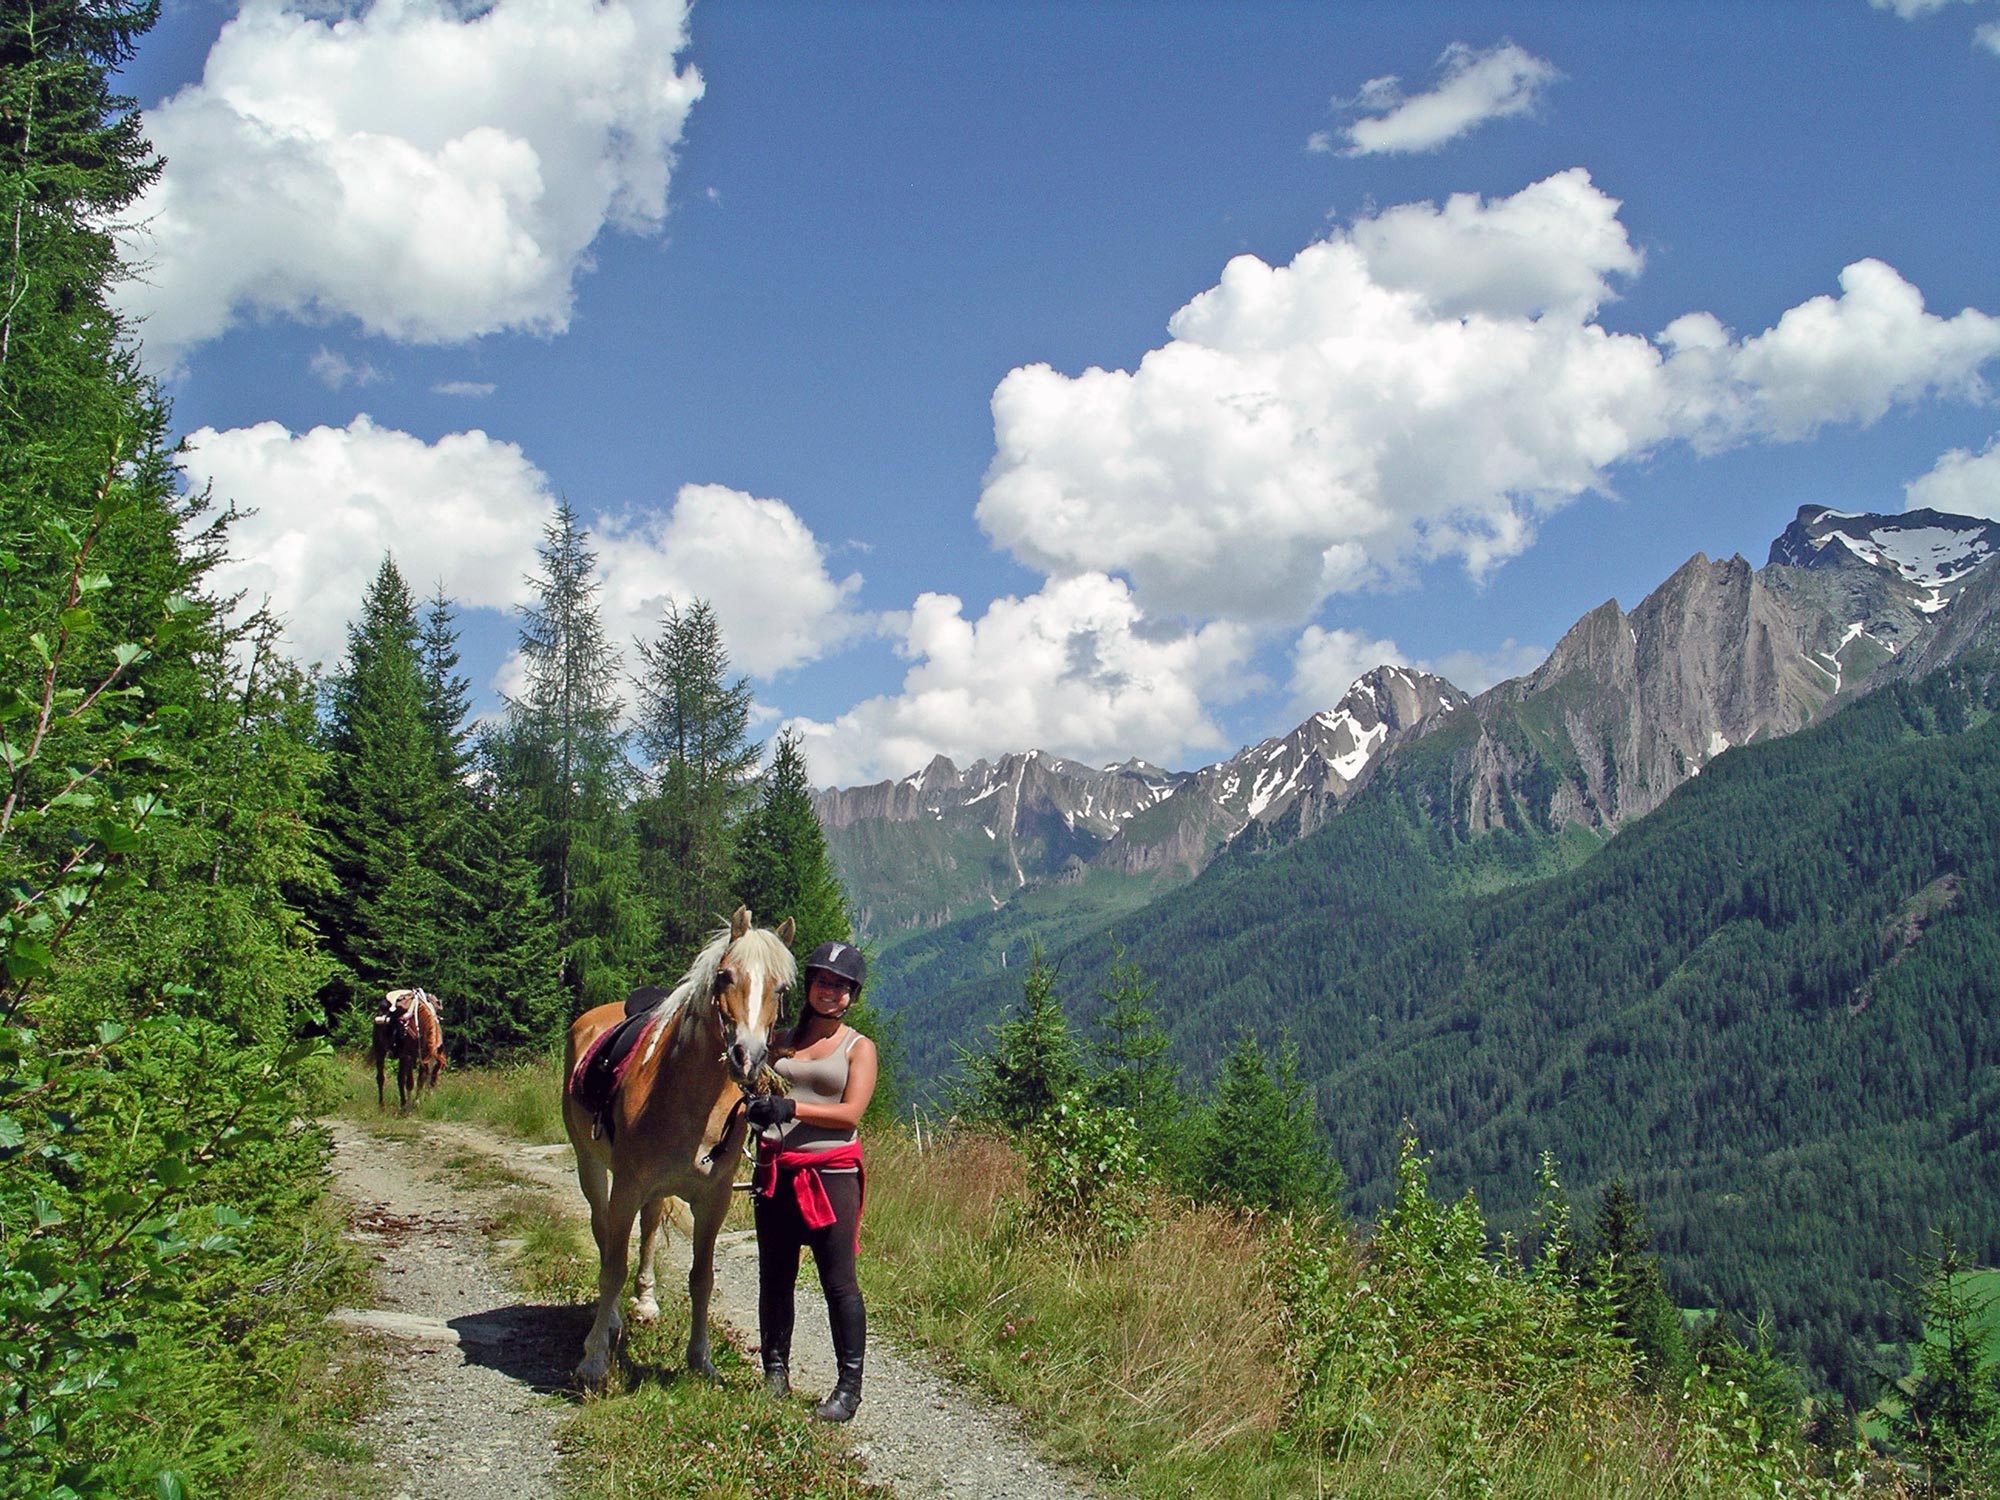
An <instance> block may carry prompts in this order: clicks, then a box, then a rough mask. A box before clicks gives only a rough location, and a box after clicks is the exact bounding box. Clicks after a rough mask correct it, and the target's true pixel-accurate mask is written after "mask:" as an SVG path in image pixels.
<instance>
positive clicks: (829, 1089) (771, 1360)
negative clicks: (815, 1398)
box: [744, 943, 877, 1422]
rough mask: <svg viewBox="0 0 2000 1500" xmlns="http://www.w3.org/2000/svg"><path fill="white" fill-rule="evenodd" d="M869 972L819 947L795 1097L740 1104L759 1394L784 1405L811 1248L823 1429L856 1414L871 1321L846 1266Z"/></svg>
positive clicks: (853, 1234)
mask: <svg viewBox="0 0 2000 1500" xmlns="http://www.w3.org/2000/svg"><path fill="white" fill-rule="evenodd" d="M867 975H868V965H867V962H866V960H864V959H863V958H862V956H861V953H860V950H858V949H856V948H855V947H853V946H852V945H851V944H848V943H821V944H820V945H819V946H818V947H817V948H815V949H813V951H812V955H811V956H810V957H809V958H807V959H806V962H805V980H806V997H805V1007H804V1010H803V1012H802V1013H801V1014H800V1016H799V1024H798V1025H797V1026H795V1027H793V1028H792V1032H791V1036H790V1038H789V1039H788V1041H787V1043H786V1045H787V1047H789V1049H790V1055H789V1056H787V1057H782V1058H780V1059H779V1060H778V1062H777V1064H776V1067H777V1070H778V1072H779V1074H780V1075H781V1076H782V1077H783V1078H784V1079H785V1081H786V1082H787V1083H789V1084H790V1085H791V1090H792V1091H791V1093H790V1094H789V1095H785V1094H766V1095H758V1096H755V1097H753V1098H751V1099H750V1101H749V1102H748V1103H747V1104H745V1105H744V1113H745V1114H746V1115H747V1116H748V1117H749V1119H750V1123H751V1124H752V1125H754V1126H758V1127H760V1128H761V1130H762V1133H761V1135H760V1136H759V1137H758V1141H757V1177H756V1194H755V1200H756V1211H757V1319H758V1322H759V1324H760V1325H761V1331H762V1334H763V1341H764V1384H765V1387H766V1388H767V1389H768V1390H769V1391H770V1392H771V1394H772V1395H774V1396H787V1395H790V1394H791V1389H792V1383H791V1368H790V1367H791V1356H792V1291H793V1288H794V1286H795V1285H796V1284H797V1282H798V1277H799V1249H800V1247H801V1246H807V1245H809V1246H811V1247H812V1253H813V1261H814V1263H815V1264H816V1265H818V1267H819V1282H820V1287H821V1289H822V1290H823V1291H824V1292H825V1293H826V1311H827V1318H828V1321H829V1322H830V1323H831V1324H832V1326H833V1356H834V1362H835V1364H836V1366H837V1367H838V1369H839V1378H838V1380H837V1381H836V1382H835V1384H834V1387H833V1392H832V1394H830V1395H829V1396H828V1397H827V1398H826V1399H825V1400H824V1401H822V1402H820V1404H819V1406H818V1407H817V1408H816V1409H815V1410H814V1412H813V1415H814V1416H816V1417H818V1418H819V1419H820V1420H821V1421H822V1422H845V1421H847V1420H848V1419H849V1418H850V1417H852V1416H853V1415H854V1410H855V1408H856V1407H858V1406H859V1405H861V1364H862V1356H863V1354H864V1353H865V1351H866V1348H867V1343H868V1314H867V1310H866V1309H865V1308H864V1307H863V1306H862V1302H861V1283H860V1281H859V1280H858V1279H857V1278H856V1275H855V1268H854V1257H855V1253H856V1252H857V1250H858V1249H859V1248H860V1237H861V1203H862V1199H863V1197H864V1188H865V1186H866V1180H865V1178H864V1176H863V1174H862V1169H861V1140H860V1134H859V1126H860V1124H861V1116H862V1115H863V1113H865V1112H866V1110H867V1108H868V1101H869V1099H870V1098H871V1097H872V1096H873V1095H874V1093H875V1074H876V1067H877V1059H876V1056H875V1044H874V1043H873V1042H871V1041H869V1040H868V1038H867V1037H865V1036H863V1035H862V1034H861V1033H860V1032H858V1031H856V1030H855V1029H854V1028H853V1027H852V1026H849V1025H848V1024H847V1023H846V1021H845V1020H844V1019H842V1018H843V1017H844V1016H846V1014H847V1011H848V1007H849V1006H851V1005H853V1004H854V1000H855V997H856V996H857V995H859V994H860V993H861V984H862V981H863V980H864V979H866V978H867Z"/></svg>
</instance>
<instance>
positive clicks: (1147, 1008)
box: [1091, 949, 1191, 1178]
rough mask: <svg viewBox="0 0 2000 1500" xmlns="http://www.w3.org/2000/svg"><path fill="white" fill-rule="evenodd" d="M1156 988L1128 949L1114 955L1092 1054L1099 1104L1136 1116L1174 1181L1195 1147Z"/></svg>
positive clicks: (1149, 1148) (1144, 1139)
mask: <svg viewBox="0 0 2000 1500" xmlns="http://www.w3.org/2000/svg"><path fill="white" fill-rule="evenodd" d="M1153 988H1154V986H1153V982H1152V981H1151V980H1149V979H1147V978H1146V976H1145V974H1144V973H1143V972H1141V970H1140V968H1139V966H1138V965H1137V964H1135V963H1130V962H1127V961H1126V959H1125V956H1124V952H1123V950H1122V949H1120V950H1118V951H1117V952H1116V953H1115V954H1114V956H1113V959H1112V964H1111V969H1110V971H1109V974H1108V975H1107V977H1106V981H1105V983H1104V985H1103V986H1102V987H1101V988H1100V989H1099V990H1098V992H1097V993H1098V998H1099V999H1100V1000H1101V1001H1102V1002H1103V1005H1104V1009H1103V1010H1102V1011H1100V1012H1099V1013H1098V1017H1097V1038H1096V1040H1095V1042H1094V1043H1093V1044H1092V1049H1091V1050H1092V1053H1093V1056H1094V1062H1095V1068H1096V1076H1095V1078H1094V1079H1093V1091H1094V1093H1095V1094H1096V1097H1097V1099H1098V1102H1099V1103H1102V1104H1108V1105H1114V1106H1116V1107H1118V1108H1120V1109H1123V1110H1126V1111H1127V1112H1129V1113H1130V1114H1131V1116H1132V1120H1133V1123H1134V1124H1135V1125H1136V1126H1137V1128H1138V1132H1139V1143H1140V1146H1141V1148H1142V1149H1143V1150H1144V1151H1145V1153H1146V1155H1147V1156H1148V1157H1150V1158H1151V1159H1152V1160H1153V1161H1155V1162H1158V1163H1160V1164H1161V1166H1162V1167H1163V1168H1164V1169H1165V1171H1166V1173H1167V1175H1168V1176H1169V1177H1174V1178H1178V1177H1180V1176H1181V1175H1182V1173H1183V1171H1184V1169H1185V1166H1186V1163H1187V1160H1188V1156H1189V1151H1190V1145H1191V1143H1190V1141H1189V1139H1188V1130H1187V1117H1188V1104H1189V1100H1188V1099H1187V1097H1186V1095H1185V1094H1184V1093H1183V1092H1182V1090H1181V1081H1180V1069H1179V1068H1177V1067H1175V1066H1174V1063H1173V1060H1172V1059H1171V1058H1170V1057H1169V1056H1168V1055H1167V1049H1168V1046H1169V1045H1170V1041H1169V1038H1168V1036H1167V1033H1166V1028H1165V1027H1163V1026H1161V1025H1160V1018H1159V1015H1158V1013H1157V1012H1155V1011H1154V1009H1153V1006H1152V996H1153Z"/></svg>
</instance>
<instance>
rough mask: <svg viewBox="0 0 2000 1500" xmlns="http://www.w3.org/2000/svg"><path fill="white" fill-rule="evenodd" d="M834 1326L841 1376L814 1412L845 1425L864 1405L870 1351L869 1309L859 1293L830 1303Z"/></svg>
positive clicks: (830, 1316) (823, 1419)
mask: <svg viewBox="0 0 2000 1500" xmlns="http://www.w3.org/2000/svg"><path fill="white" fill-rule="evenodd" d="M826 1310H827V1316H828V1318H829V1319H830V1320H831V1322H832V1324H833V1358H834V1363H835V1365H836V1366H838V1368H839V1371H840V1375H839V1378H838V1379H837V1380H835V1381H834V1384H833V1391H832V1393H831V1394H829V1395H828V1396H827V1398H826V1399H825V1400H824V1401H822V1402H820V1404H819V1405H818V1406H817V1407H815V1408H814V1409H813V1415H814V1416H815V1417H817V1418H818V1419H819V1420H820V1421H822V1422H845V1421H847V1420H848V1419H849V1418H850V1417H852V1416H853V1415H854V1411H855V1408H856V1407H858V1406H860V1405H861V1366H862V1363H863V1359H864V1357H865V1356H866V1354H867V1352H868V1309H867V1307H866V1306H865V1305H864V1304H863V1303H862V1301H861V1294H860V1293H858V1292H856V1293H853V1294H852V1295H849V1296H846V1297H842V1298H841V1299H840V1300H839V1301H838V1302H829V1303H828V1304H827V1308H826Z"/></svg>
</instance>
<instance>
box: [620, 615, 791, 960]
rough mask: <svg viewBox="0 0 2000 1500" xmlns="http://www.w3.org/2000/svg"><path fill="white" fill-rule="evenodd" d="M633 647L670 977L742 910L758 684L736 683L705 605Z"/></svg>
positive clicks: (651, 852) (649, 868) (653, 879)
mask: <svg viewBox="0 0 2000 1500" xmlns="http://www.w3.org/2000/svg"><path fill="white" fill-rule="evenodd" d="M634 644H635V647H636V649H637V651H638V655H639V662H640V668H641V670H640V671H639V673H638V675H637V676H635V677H634V678H633V679H632V687H633V690H634V691H635V692H636V693H637V695H638V702H637V712H636V714H635V720H636V723H635V730H634V734H635V738H636V740H637V743H638V749H639V759H640V761H641V763H642V770H641V772H640V774H641V776H642V777H643V779H644V791H643V793H642V795H641V796H640V798H639V800H638V803H637V806H636V808H635V815H636V820H637V825H638V837H639V868H640V872H641V874H642V876H643V878H644V880H645V883H646V889H647V891H648V893H649V895H650V896H651V898H652V900H653V903H654V921H655V923H656V928H655V933H654V950H653V952H654V961H655V962H656V963H657V964H658V965H660V966H661V968H662V970H663V971H665V970H670V969H673V968H674V965H675V964H676V962H677V961H678V962H684V961H685V959H686V956H687V954H688V953H689V952H690V951H692V950H693V949H694V948H696V947H698V946H700V944H701V943H702V942H703V941H705V940H706V938H707V937H708V935H709V934H710V933H711V932H712V931H714V929H715V927H716V925H717V923H718V922H720V921H724V920H726V919H727V917H728V915H729V913H730V912H731V911H732V910H734V909H735V906H736V904H737V901H738V899H739V894H738V885H737V868H736V852H737V836H738V831H739V829H740V827H741V825H742V822H743V819H744V816H745V814H746V813H747V812H748V811H749V809H750V805H751V801H752V798H753V797H754V796H755V784H754V778H755V775H756V770H757V747H756V746H755V745H754V744H752V743H751V741H750V738H749V724H750V687H749V684H748V683H747V682H745V681H744V680H743V679H742V678H740V677H739V678H737V679H736V680H735V681H734V682H731V681H730V680H729V656H728V653H727V652H726V651H725V650H724V648H723V643H722V630H721V627H720V626H719V625H718V624H717V622H716V618H715V611H714V610H713V609H711V608H710V607H709V606H708V604H707V603H706V602H705V601H703V600H700V599H697V600H695V601H694V602H693V603H691V604H689V605H688V606H687V607H686V608H685V609H683V608H681V607H680V606H679V605H677V604H674V603H672V602H671V601H670V602H669V603H668V604H667V606H666V608H665V610H664V611H662V613H661V616H660V627H659V630H658V632H657V634H655V636H654V637H653V639H652V640H651V641H639V642H635V643H634ZM768 915H770V916H772V918H773V919H774V920H775V918H776V913H769V914H768Z"/></svg>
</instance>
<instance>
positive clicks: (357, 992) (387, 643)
mask: <svg viewBox="0 0 2000 1500" xmlns="http://www.w3.org/2000/svg"><path fill="white" fill-rule="evenodd" d="M419 637H420V631H419V626H418V623H417V616H416V607H415V603H414V601H413V600H412V599H411V597H410V591H409V587H408V586H407V585H406V584H405V583H404V581H403V576H402V573H401V572H400V571H399V570H398V569H397V567H396V564H395V560H394V559H393V558H389V557H385V558H383V560H382V564H381V566H380V567H379V568H378V569H377V570H376V574H375V578H374V580H373V581H372V582H371V583H370V585H369V588H368V593H367V595H366V596H365V597H364V598H363V600H362V606H361V614H360V617H359V618H358V619H357V620H356V621H355V622H354V623H353V624H352V625H350V626H349V627H348V631H347V655H346V657H345V658H344V660H343V662H342V666H341V672H340V674H339V676H337V677H336V678H335V679H334V681H333V682H332V684H331V686H330V688H329V692H328V709H329V712H328V733H327V739H328V748H329V750H330V752H331V756H332V768H331V777H330V784H329V789H328V794H327V822H328V835H329V842H330V843H331V845H332V848H333V872H334V879H335V887H334V890H333V892H332V893H331V895H330V898H329V900H328V902H327V904H326V906H325V907H324V908H323V917H322V925H323V930H324V931H325V932H326V936H327V941H328V944H329V946H330V947H331V948H332V950H333V952H334V953H335V954H336V956H338V958H339V959H340V960H341V962H342V964H343V966H344V967H345V969H346V971H347V975H348V979H347V983H346V986H345V992H344V993H343V992H342V990H341V989H339V988H337V989H336V991H335V993H334V996H333V1002H334V1003H333V1005H332V1006H331V1009H332V1010H333V1011H334V1012H335V1013H336V1015H337V1014H338V1013H340V1012H342V1011H344V1010H347V1009H350V1008H351V1007H352V1006H353V1005H354V1004H355V1001H356V997H357V996H361V995H366V994H369V993H371V992H373V991H376V990H380V989H382V988H385V987H389V986H394V985H399V984H420V985H422V986H424V987H425V988H426V989H434V990H437V991H438V992H439V993H443V992H444V991H445V990H446V989H448V988H449V985H448V982H447V976H446V975H445V974H443V973H441V972H440V971H439V960H440V957H441V956H442V955H443V954H444V953H445V952H446V950H447V949H448V947H449V941H448V936H449V930H450V929H449V926H448V924H447V923H445V922H444V921H443V920H441V918H442V914H443V908H444V907H445V906H446V904H447V901H448V897H449V887H448V886H447V885H446V883H445V881H444V878H443V876H442V875H441V874H440V872H439V870H438V868H437V866H438V861H437V860H436V858H434V853H435V851H434V849H433V847H432V845H433V841H434V840H435V839H436V837H437V835H438V834H439V832H440V831H441V829H442V828H443V826H444V825H445V824H446V823H447V822H448V820H449V818H450V815H451V812H452V807H451V803H452V798H453V790H454V789H453V788H452V787H450V786H449V784H448V783H446V781H445V780H444V778H443V776H442V775H441V767H440V764H439V760H438V752H437V741H436V737H435V736H434V734H433V732H432V728H431V724H430V722H429V720H428V717H427V712H426V691H425V684H424V676H423V669H422V662H421V658H420V655H419ZM364 1008H365V1004H364ZM354 1024H356V1023H355V1022H354V1021H353V1019H352V1018H351V1017H350V1018H349V1020H348V1025H349V1026H350V1027H352V1026H353V1025H354Z"/></svg>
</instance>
